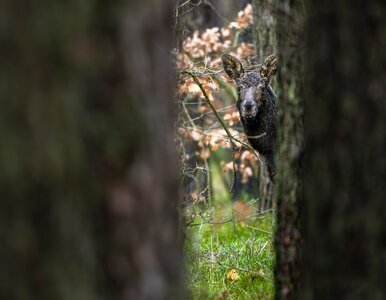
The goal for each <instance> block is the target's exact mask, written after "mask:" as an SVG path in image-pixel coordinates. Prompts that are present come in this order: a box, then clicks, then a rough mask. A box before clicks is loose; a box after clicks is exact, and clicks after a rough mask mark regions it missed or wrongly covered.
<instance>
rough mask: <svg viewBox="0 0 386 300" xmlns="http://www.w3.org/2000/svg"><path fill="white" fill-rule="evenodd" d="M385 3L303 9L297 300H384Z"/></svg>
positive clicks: (324, 3)
mask: <svg viewBox="0 0 386 300" xmlns="http://www.w3.org/2000/svg"><path fill="white" fill-rule="evenodd" d="M385 16H386V4H385V2H382V1H358V2H352V1H347V0H345V1H340V2H339V4H337V2H332V1H309V7H308V20H307V25H306V29H307V43H306V44H307V52H306V53H307V56H306V61H307V65H306V66H307V69H306V74H307V77H306V78H307V84H306V87H307V103H306V114H305V115H306V117H307V118H306V140H307V151H306V153H307V156H306V158H305V163H304V165H305V170H304V176H303V179H304V208H303V213H302V220H303V221H302V224H303V237H304V246H303V252H304V266H305V268H304V272H303V280H302V292H301V296H302V297H301V298H302V299H385V298H386V285H385V284H384V272H385V267H386V254H385V249H386V239H385V237H386V218H385V212H386V201H385V184H384V178H385V170H386V168H385V166H386V158H385V149H386V141H385V128H386V119H385V115H386V105H385V102H384V100H385V96H386V91H385V87H386V73H385V67H386V40H385V32H386V19H385Z"/></svg>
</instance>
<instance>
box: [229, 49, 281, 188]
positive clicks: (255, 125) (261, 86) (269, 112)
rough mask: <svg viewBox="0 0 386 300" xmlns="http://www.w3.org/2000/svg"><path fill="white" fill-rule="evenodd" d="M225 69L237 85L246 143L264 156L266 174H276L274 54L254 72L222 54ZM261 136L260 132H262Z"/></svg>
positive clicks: (238, 106) (275, 57)
mask: <svg viewBox="0 0 386 300" xmlns="http://www.w3.org/2000/svg"><path fill="white" fill-rule="evenodd" d="M222 61H223V65H224V70H225V72H226V73H227V74H228V76H229V77H231V78H232V79H234V80H235V81H236V84H237V93H238V100H237V109H238V110H239V113H240V119H241V123H242V125H243V128H244V132H245V134H246V135H247V137H248V141H249V143H250V144H251V145H252V147H253V148H254V149H256V150H257V151H258V152H259V153H260V154H261V155H262V156H263V157H264V159H265V161H266V164H267V170H268V174H269V176H270V178H271V180H273V177H274V175H275V165H274V145H275V137H276V125H277V119H276V114H277V99H276V95H275V93H274V92H273V90H272V88H271V86H270V85H269V81H270V79H271V77H272V76H273V75H274V74H275V72H276V65H277V56H276V55H270V56H268V57H267V58H266V59H265V61H264V63H263V64H262V66H261V69H260V70H259V74H258V73H257V72H250V73H247V74H244V69H243V66H242V64H241V62H240V61H239V60H237V59H236V58H235V57H234V56H231V55H229V54H223V55H222ZM264 133H265V135H264V136H262V137H260V138H256V137H257V136H259V135H262V134H264Z"/></svg>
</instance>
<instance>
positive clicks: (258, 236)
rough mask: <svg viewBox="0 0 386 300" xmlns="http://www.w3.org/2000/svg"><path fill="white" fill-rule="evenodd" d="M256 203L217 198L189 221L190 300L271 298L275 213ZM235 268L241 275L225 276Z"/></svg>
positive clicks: (187, 255)
mask: <svg viewBox="0 0 386 300" xmlns="http://www.w3.org/2000/svg"><path fill="white" fill-rule="evenodd" d="M254 202H255V201H249V202H243V201H239V202H236V203H232V202H231V201H230V200H229V197H221V198H216V199H215V201H214V206H211V207H206V208H204V209H201V211H200V212H198V213H197V214H196V216H195V217H194V218H193V219H192V220H191V221H190V226H189V227H188V229H187V237H186V241H185V259H186V274H187V284H188V292H189V295H190V298H191V299H272V298H273V292H274V285H273V267H274V252H273V242H272V234H273V228H274V219H273V217H272V213H271V212H266V213H264V214H259V213H257V209H256V208H255V207H256V205H255V203H254ZM232 269H234V270H235V272H236V273H237V275H238V276H233V277H232V276H228V278H227V273H228V272H229V271H231V270H232ZM232 272H233V273H234V271H233V270H232ZM233 273H232V274H233ZM236 273H235V274H236ZM233 275H234V274H233ZM232 278H233V279H234V280H232Z"/></svg>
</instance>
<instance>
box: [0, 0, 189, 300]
mask: <svg viewBox="0 0 386 300" xmlns="http://www.w3.org/2000/svg"><path fill="white" fill-rule="evenodd" d="M172 5H173V1H162V3H161V2H160V1H155V0H149V1H142V2H134V3H132V1H131V2H130V1H129V2H127V1H126V5H123V2H122V1H108V2H106V1H99V0H88V1H74V0H69V1H66V2H62V3H60V2H50V3H44V4H42V3H41V2H39V1H37V2H33V1H22V2H15V1H3V2H2V3H1V4H0V8H1V9H0V20H1V22H0V23H1V24H0V49H1V50H0V65H1V74H0V98H1V99H2V107H1V110H0V122H1V126H0V136H1V141H2V145H1V147H0V166H1V167H0V189H1V201H0V228H1V229H0V231H1V233H0V236H1V250H0V265H1V268H0V298H1V299H9V300H14V299H15V300H19V299H20V300H24V299H32V300H33V299H37V300H44V299H47V300H51V299H71V300H72V299H82V300H87V299H90V300H91V299H92V300H95V299H181V298H183V295H182V294H181V286H182V280H181V258H180V256H181V255H180V245H179V238H178V227H179V226H178V215H177V212H176V211H177V210H176V207H177V201H176V199H177V188H178V185H177V170H176V163H175V159H176V157H175V153H174V148H175V146H174V142H173V131H172V119H173V111H172V105H173V94H172V83H173V74H172V73H173V72H172V68H171V66H170V64H169V62H170V59H169V51H170V47H171V46H172V39H171V35H172V30H171V26H172V24H171V12H172Z"/></svg>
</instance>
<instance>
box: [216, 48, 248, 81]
mask: <svg viewBox="0 0 386 300" xmlns="http://www.w3.org/2000/svg"><path fill="white" fill-rule="evenodd" d="M221 60H222V64H223V66H224V70H225V72H226V73H227V74H228V76H229V77H230V78H232V79H234V80H236V79H238V78H240V77H241V76H243V75H244V69H243V65H242V64H241V62H240V61H239V60H238V59H237V58H236V57H234V56H232V55H230V54H223V55H221Z"/></svg>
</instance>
